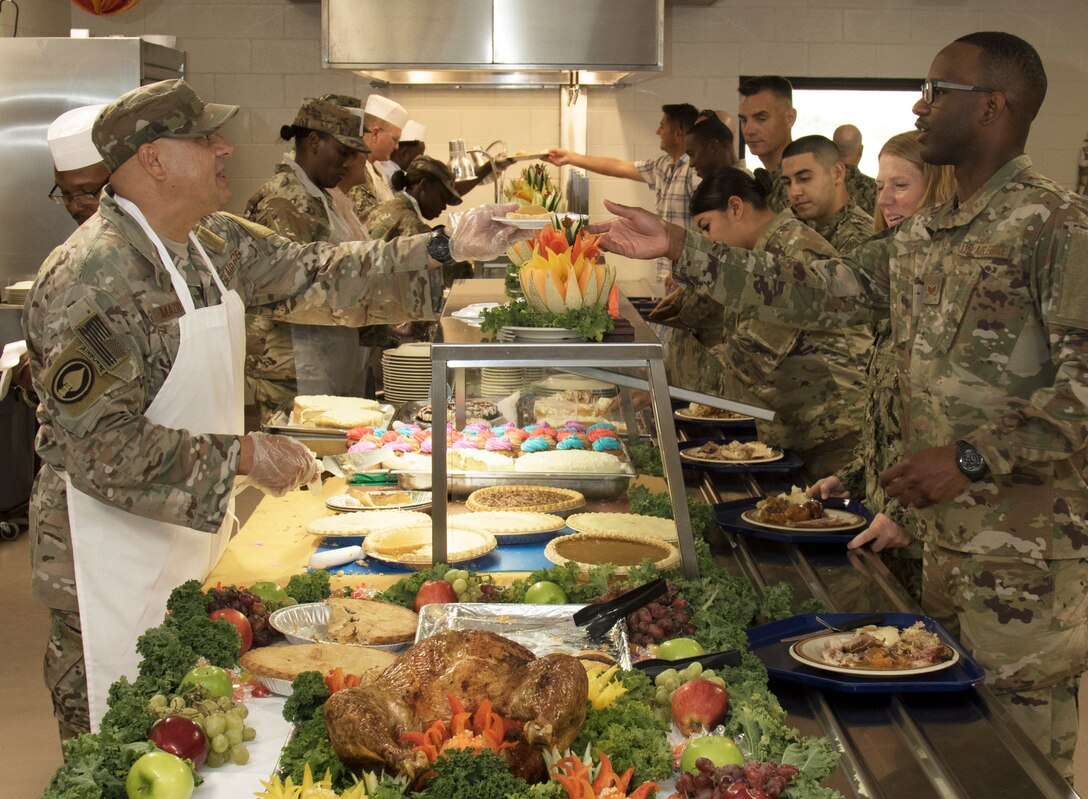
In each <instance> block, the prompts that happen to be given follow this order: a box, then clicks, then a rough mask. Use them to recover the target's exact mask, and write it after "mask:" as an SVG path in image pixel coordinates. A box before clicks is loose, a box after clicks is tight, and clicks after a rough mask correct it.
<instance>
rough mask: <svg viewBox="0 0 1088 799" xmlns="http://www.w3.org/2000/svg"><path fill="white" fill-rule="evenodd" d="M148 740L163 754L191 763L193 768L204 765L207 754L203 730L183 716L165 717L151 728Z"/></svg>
mask: <svg viewBox="0 0 1088 799" xmlns="http://www.w3.org/2000/svg"><path fill="white" fill-rule="evenodd" d="M147 738H148V740H149V741H151V743H153V744H155V746H157V747H159V749H161V750H163V751H164V752H169V753H170V754H172V755H177V756H178V757H187V758H189V759H190V760H192V761H193V768H195V769H199V768H200V767H201V766H203V765H204V758H205V756H207V754H208V739H207V737H206V736H205V735H204V730H202V729H200V725H199V724H197V723H196V722H195V721H193V720H192V719H187V718H185V717H184V716H167V717H166V718H164V719H159V720H158V721H156V722H155V724H154V725H153V726H152V727H151V733H150V734H149V735H148V736H147Z"/></svg>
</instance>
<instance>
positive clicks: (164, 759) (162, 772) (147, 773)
mask: <svg viewBox="0 0 1088 799" xmlns="http://www.w3.org/2000/svg"><path fill="white" fill-rule="evenodd" d="M194 786H195V782H194V780H193V770H192V769H191V768H190V767H189V764H188V763H186V762H185V761H184V760H182V759H181V758H180V757H178V756H177V755H172V754H170V753H169V752H148V753H147V754H146V755H143V756H142V757H141V758H139V759H138V760H137V761H136V762H135V763H133V764H132V768H130V769H129V770H128V776H127V777H125V794H127V795H128V799H189V797H191V796H192V795H193V788H194Z"/></svg>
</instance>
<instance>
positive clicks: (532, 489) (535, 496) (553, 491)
mask: <svg viewBox="0 0 1088 799" xmlns="http://www.w3.org/2000/svg"><path fill="white" fill-rule="evenodd" d="M585 504H586V498H585V497H584V496H583V495H582V494H581V493H579V492H578V491H574V490H573V489H570V488H551V487H549V486H490V487H488V488H480V489H477V490H476V491H473V492H472V493H471V494H469V495H468V500H467V501H466V502H465V507H467V508H468V509H469V510H470V511H490V510H495V511H535V512H537V513H554V512H556V511H566V510H571V509H572V508H580V507H582V506H583V505H585Z"/></svg>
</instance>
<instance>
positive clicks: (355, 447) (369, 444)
mask: <svg viewBox="0 0 1088 799" xmlns="http://www.w3.org/2000/svg"><path fill="white" fill-rule="evenodd" d="M377 448H378V445H377V444H375V443H374V442H373V441H356V442H355V443H354V444H352V445H351V446H350V447H348V452H370V451H371V450H375V449H377Z"/></svg>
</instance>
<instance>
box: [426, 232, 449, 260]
mask: <svg viewBox="0 0 1088 799" xmlns="http://www.w3.org/2000/svg"><path fill="white" fill-rule="evenodd" d="M427 255H429V256H431V257H432V258H434V259H435V260H436V261H438V262H439V263H440V264H448V263H452V262H453V259H452V258H451V257H450V237H449V236H447V235H446V229H445V228H444V227H443V226H442V225H439V226H438V227H436V228H435V229H434V232H432V233H431V238H430V241H428V242H427Z"/></svg>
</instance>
